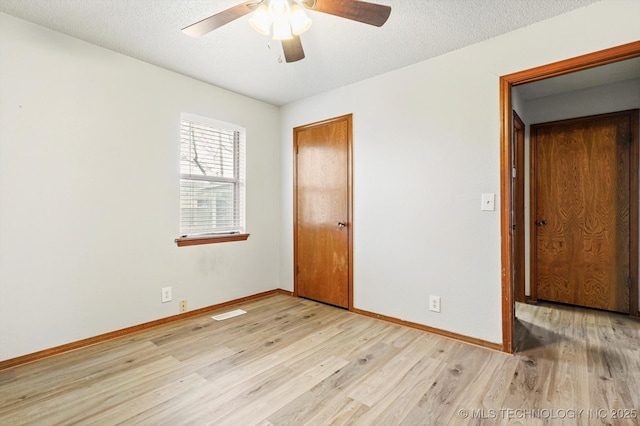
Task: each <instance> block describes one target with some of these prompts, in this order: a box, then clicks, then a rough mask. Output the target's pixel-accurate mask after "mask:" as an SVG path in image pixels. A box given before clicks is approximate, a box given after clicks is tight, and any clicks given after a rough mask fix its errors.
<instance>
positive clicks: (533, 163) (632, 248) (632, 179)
mask: <svg viewBox="0 0 640 426" xmlns="http://www.w3.org/2000/svg"><path fill="white" fill-rule="evenodd" d="M611 117H628V118H629V126H630V127H631V129H630V130H631V134H630V135H629V136H630V137H631V144H630V147H629V213H630V214H629V275H630V277H631V281H632V282H634V283H637V281H638V280H637V276H636V275H637V273H638V255H637V253H638V174H637V173H638V162H639V159H638V109H632V110H626V111H615V112H609V113H604V114H596V115H588V116H583V117H575V118H569V119H564V120H554V121H550V122H546V123H537V124H534V125H532V126H531V131H530V132H529V133H530V135H529V152H530V154H529V164H530V173H529V174H530V177H531V179H530V185H529V186H530V188H531V195H530V203H529V204H530V206H531V209H530V211H529V223H534V222H535V220H536V218H537V205H538V187H537V176H536V172H537V171H538V167H537V160H538V156H537V151H536V149H537V147H538V140H537V136H536V134H535V133H534V132H533V130H534V129H537V128H538V127H539V126H549V125H564V124H575V123H582V122H587V121H591V120H594V119H600V118H611ZM634 129H635V130H634ZM634 206H635V207H634ZM634 212H635V214H634ZM634 219H635V220H634ZM529 246H530V251H529V261H530V265H531V273H530V274H529V276H530V280H531V284H530V289H531V301H532V302H535V301H537V300H538V256H537V253H538V227H536V226H531V227H530V244H529ZM634 252H635V253H636V254H635V256H634V254H633V253H634ZM633 271H635V274H634V272H633ZM634 276H636V278H635V279H634ZM625 285H626V283H625ZM634 287H635V288H636V290H637V289H638V286H637V285H635V286H634V285H632V286H631V288H630V289H629V315H631V316H640V315H639V314H638V296H637V292H636V293H635V296H634V293H633V291H632V290H633V288H634ZM633 300H635V305H634V302H633ZM634 306H635V307H634Z"/></svg>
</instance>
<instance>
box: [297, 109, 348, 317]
mask: <svg viewBox="0 0 640 426" xmlns="http://www.w3.org/2000/svg"><path fill="white" fill-rule="evenodd" d="M344 120H346V122H347V227H346V231H347V232H348V239H349V243H348V245H347V250H348V257H349V260H348V263H347V265H348V268H349V273H348V279H347V280H348V295H349V302H348V310H349V311H353V114H345V115H341V116H338V117H334V118H329V119H326V120H322V121H317V122H314V123H310V124H305V125H303V126H298V127H295V128H294V129H293V296H294V297H298V274H297V266H298V220H297V217H298V160H297V155H296V154H297V150H298V147H297V141H298V137H297V133H298V132H300V131H302V130H306V129H310V128H313V127H317V126H322V125H325V124H329V123H335V122H338V121H344Z"/></svg>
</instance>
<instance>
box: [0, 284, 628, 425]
mask: <svg viewBox="0 0 640 426" xmlns="http://www.w3.org/2000/svg"><path fill="white" fill-rule="evenodd" d="M239 307H242V308H243V309H245V310H246V311H248V313H247V314H246V315H242V316H239V317H235V318H232V319H228V320H225V321H221V322H216V321H214V320H212V319H211V315H205V316H201V317H196V318H192V319H188V320H185V321H181V322H178V323H174V324H171V325H167V326H164V327H161V328H157V329H153V330H149V331H145V332H142V333H138V334H136V335H133V336H128V337H125V338H120V339H117V340H113V341H110V342H106V343H102V344H99V345H95V346H92V347H89V348H84V349H81V350H77V351H75V352H71V353H67V354H64V355H60V356H56V357H52V358H49V359H46V360H42V361H39V362H36V363H33V364H29V365H25V366H21V367H17V368H13V369H10V370H5V371H2V372H0V425H54V424H56V425H57V424H61V425H69V424H92V425H112V424H128V425H186V424H189V425H206V424H212V425H222V424H229V425H243V426H244V425H252V424H255V425H287V424H289V425H302V424H309V425H328V424H362V425H374V424H375V425H385V424H402V425H458V424H460V425H466V424H473V425H493V424H518V425H546V424H549V425H577V424H584V425H587V424H588V425H591V424H593V425H596V424H611V425H637V424H638V419H637V417H638V414H637V411H636V414H635V416H634V414H633V410H637V409H638V408H639V407H640V348H639V345H640V343H639V342H640V322H638V321H636V320H633V319H631V318H628V317H625V316H622V315H616V314H608V313H604V312H600V311H590V310H582V309H577V308H568V307H563V306H553V307H552V306H529V305H518V308H517V311H518V323H517V330H518V336H517V345H518V348H519V353H518V354H516V355H515V356H511V355H507V354H503V353H500V352H495V351H492V350H488V349H483V348H479V347H475V346H471V345H468V344H464V343H460V342H456V341H454V340H450V339H447V338H443V337H438V336H435V335H431V334H428V333H425V332H422V331H418V330H414V329H410V328H405V327H402V326H398V325H395V324H390V323H387V322H383V321H379V320H375V319H372V318H368V317H363V316H359V315H356V314H352V313H349V312H346V311H343V310H340V309H336V308H332V307H329V306H325V305H321V304H318V303H315V302H312V301H308V300H304V299H295V298H291V297H288V296H273V297H269V298H266V299H262V300H257V301H252V302H248V303H245V304H242V305H239ZM228 310H230V309H228V308H227V309H225V310H224V311H228ZM470 315H471V314H470ZM612 409H615V410H620V411H611V410H612ZM562 410H584V411H583V412H581V413H580V412H579V411H575V412H572V411H562ZM603 410H605V411H603ZM623 410H629V411H628V412H627V416H630V417H636V418H635V419H626V420H623V419H612V415H615V414H620V415H625V412H624V411H623ZM466 415H468V417H465V416H466ZM533 417H537V418H533ZM540 417H542V418H540ZM589 417H591V418H589Z"/></svg>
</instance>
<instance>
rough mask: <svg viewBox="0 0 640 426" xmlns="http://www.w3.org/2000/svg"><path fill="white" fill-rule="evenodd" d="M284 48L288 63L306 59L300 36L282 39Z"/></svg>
mask: <svg viewBox="0 0 640 426" xmlns="http://www.w3.org/2000/svg"><path fill="white" fill-rule="evenodd" d="M282 50H284V59H285V61H286V62H287V63H289V62H296V61H299V60H300V59H304V50H302V42H301V41H300V37H299V36H296V35H294V36H293V38H292V39H291V40H282Z"/></svg>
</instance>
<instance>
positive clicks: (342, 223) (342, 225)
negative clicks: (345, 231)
mask: <svg viewBox="0 0 640 426" xmlns="http://www.w3.org/2000/svg"><path fill="white" fill-rule="evenodd" d="M345 226H347V225H346V224H345V223H344V222H338V228H340V229H342V228H344V227H345Z"/></svg>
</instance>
